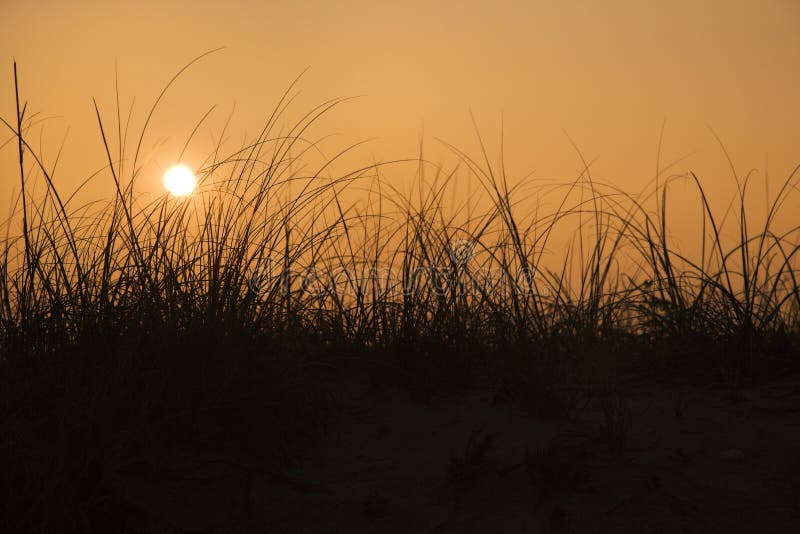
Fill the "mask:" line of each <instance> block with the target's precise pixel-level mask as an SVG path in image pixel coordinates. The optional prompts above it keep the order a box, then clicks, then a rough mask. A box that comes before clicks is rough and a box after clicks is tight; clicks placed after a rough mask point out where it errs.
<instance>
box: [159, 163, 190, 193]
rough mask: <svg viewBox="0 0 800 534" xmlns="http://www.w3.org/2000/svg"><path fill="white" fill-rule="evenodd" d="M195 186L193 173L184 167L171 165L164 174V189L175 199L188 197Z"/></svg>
mask: <svg viewBox="0 0 800 534" xmlns="http://www.w3.org/2000/svg"><path fill="white" fill-rule="evenodd" d="M196 186H197V179H196V178H195V177H194V173H193V172H192V171H191V169H189V167H187V166H185V165H173V166H172V167H170V168H169V169H167V172H165V173H164V187H165V188H166V189H167V191H169V192H170V193H172V195H173V196H176V197H185V196H186V195H190V194H191V193H192V191H194V188H195V187H196Z"/></svg>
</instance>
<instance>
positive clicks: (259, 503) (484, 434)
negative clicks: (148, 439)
mask: <svg viewBox="0 0 800 534" xmlns="http://www.w3.org/2000/svg"><path fill="white" fill-rule="evenodd" d="M339 406H340V409H339V410H338V411H337V413H336V414H334V415H333V416H332V417H331V420H330V422H329V425H328V428H327V431H326V432H325V433H324V435H323V436H322V439H321V440H320V441H319V442H318V443H316V444H314V445H312V446H310V447H309V448H308V449H307V450H305V451H304V453H303V454H302V459H301V461H300V462H298V465H297V466H296V467H295V468H294V469H293V470H292V471H291V473H284V474H281V475H278V474H276V473H264V472H263V471H261V470H259V469H258V468H257V467H256V466H252V465H242V464H241V463H237V462H232V461H230V460H229V459H228V458H226V457H225V456H224V455H219V454H213V453H211V454H209V453H204V452H202V451H199V450H186V449H183V450H180V449H178V450H172V451H168V450H163V451H161V452H160V453H159V455H158V459H157V460H156V462H155V463H156V464H158V465H157V467H156V468H155V469H154V468H153V467H154V466H153V465H151V466H150V469H149V473H147V472H146V471H144V470H140V471H137V470H136V469H131V470H130V471H129V472H127V473H120V474H119V476H118V479H117V483H118V489H119V491H120V492H121V493H122V495H124V499H125V501H126V502H128V503H129V504H130V505H131V506H132V508H134V509H135V510H137V512H135V514H134V515H133V517H132V519H131V523H130V524H129V525H128V526H129V527H130V529H131V530H138V529H143V530H147V531H161V532H171V531H210V532H320V533H321V532H789V531H791V530H792V527H793V526H796V525H797V524H800V494H799V492H800V376H795V377H794V378H793V379H784V380H777V381H776V380H773V381H771V382H770V383H768V384H764V385H760V386H757V387H749V388H744V389H741V390H739V391H738V393H735V394H732V393H731V392H730V390H728V389H724V388H719V389H715V388H700V387H698V386H696V385H674V384H672V385H663V384H657V383H652V382H650V383H648V382H637V383H636V385H629V386H626V387H624V388H623V389H621V390H620V393H619V395H618V396H617V397H615V399H613V402H604V401H602V400H597V399H595V400H594V401H589V403H588V404H587V405H586V406H585V408H584V409H583V410H582V411H581V413H580V416H578V417H574V418H571V419H572V420H568V419H564V418H562V419H560V420H545V419H542V418H532V417H528V416H526V415H525V414H524V413H523V412H522V411H521V410H520V409H519V408H518V407H517V406H518V404H517V403H515V402H513V401H510V400H509V399H506V398H505V397H504V395H503V394H502V392H498V391H491V390H486V391H484V392H480V391H476V392H474V393H463V394H460V395H455V396H450V397H431V396H427V395H415V394H413V393H409V392H408V390H406V389H398V388H395V387H390V386H386V387H384V386H382V385H378V386H377V387H376V384H375V383H374V382H373V383H372V384H371V383H370V381H369V380H366V379H365V380H363V381H356V382H353V383H351V384H350V387H349V388H348V392H347V394H346V395H343V396H342V402H341V403H340V405H339ZM470 438H472V440H471V441H470ZM481 438H486V439H481ZM470 443H471V444H472V447H471V451H472V454H470V450H469V449H470V445H469V444H470ZM482 444H483V445H488V446H487V448H486V449H485V450H481V445H482ZM465 457H466V459H465Z"/></svg>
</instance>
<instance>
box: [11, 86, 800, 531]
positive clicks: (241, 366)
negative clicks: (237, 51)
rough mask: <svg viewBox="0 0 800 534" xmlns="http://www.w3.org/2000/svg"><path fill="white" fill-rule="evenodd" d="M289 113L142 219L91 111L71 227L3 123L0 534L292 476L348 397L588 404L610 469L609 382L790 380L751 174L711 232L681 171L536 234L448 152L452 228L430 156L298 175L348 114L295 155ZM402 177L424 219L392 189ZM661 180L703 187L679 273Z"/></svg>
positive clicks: (790, 327) (785, 323)
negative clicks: (175, 486)
mask: <svg viewBox="0 0 800 534" xmlns="http://www.w3.org/2000/svg"><path fill="white" fill-rule="evenodd" d="M170 83H171V82H170ZM168 87H169V85H168V86H167V88H168ZM293 88H294V85H292V86H291V87H290V88H289V90H287V92H286V93H285V95H284V97H283V98H282V99H281V100H280V101H279V102H278V103H277V105H276V106H275V112H274V114H273V115H272V117H271V118H270V119H269V121H268V122H267V124H265V126H264V128H263V130H262V131H261V133H260V134H259V135H258V136H257V137H256V138H255V139H254V140H252V141H251V142H250V143H249V144H247V145H246V146H243V147H241V148H240V149H239V150H236V151H234V152H232V153H229V154H223V153H222V150H221V149H220V150H218V151H216V152H215V153H212V154H210V155H209V157H208V160H207V161H206V162H205V163H204V164H203V165H202V166H201V167H200V168H198V169H197V176H198V179H199V188H198V190H197V192H195V193H194V195H193V197H192V198H190V199H177V198H174V197H170V196H168V195H166V194H165V195H163V196H161V197H159V198H156V199H155V200H150V201H143V200H142V199H141V198H140V197H138V196H137V195H135V187H134V184H135V183H136V180H137V178H139V176H140V174H139V173H140V170H141V164H140V161H139V156H140V147H141V145H142V139H143V138H144V136H145V133H146V129H147V125H145V128H144V130H143V131H142V132H140V134H139V136H138V137H137V138H136V140H137V141H138V143H137V144H136V147H135V149H134V150H132V151H131V150H129V147H127V146H126V145H125V144H124V143H123V140H122V139H116V140H114V139H112V136H111V134H110V132H112V131H115V132H116V131H120V132H121V131H122V129H123V128H124V125H123V124H119V125H114V126H113V127H109V125H108V124H107V122H106V120H105V119H104V118H103V113H102V112H101V110H100V109H99V108H97V106H95V107H96V109H97V121H98V126H99V130H100V133H101V139H102V142H103V143H104V146H105V150H106V153H107V157H108V165H107V167H106V169H105V171H104V173H103V176H105V177H106V178H107V179H110V180H113V183H114V185H115V191H116V193H115V196H114V198H113V199H111V200H108V201H107V202H105V203H104V204H103V205H99V204H98V203H94V204H89V205H84V206H75V205H74V204H73V203H72V202H71V201H70V198H69V197H64V196H63V195H64V192H63V191H59V189H58V188H57V187H56V184H55V183H54V180H53V179H52V176H51V173H50V171H49V170H48V167H47V165H46V163H45V162H44V161H42V160H40V159H39V156H38V155H37V152H36V151H35V150H34V148H33V146H31V145H32V144H31V142H30V141H29V139H28V137H27V136H26V131H27V129H28V127H29V125H30V124H31V121H32V119H33V117H34V115H32V114H31V112H30V111H28V110H27V108H26V106H25V105H23V104H22V103H21V97H18V99H17V102H18V106H17V108H18V112H17V117H15V118H14V119H13V120H11V121H6V120H3V123H4V124H5V127H6V128H7V130H8V132H10V133H11V134H13V135H14V136H15V140H16V144H17V150H18V152H19V160H20V166H19V176H18V177H13V178H14V179H15V180H17V183H19V184H20V186H21V187H20V197H19V199H18V201H17V203H16V204H15V208H14V211H13V213H11V217H10V218H9V220H8V222H7V224H6V234H5V235H6V237H5V239H4V240H3V246H2V249H0V376H1V378H0V380H1V381H2V388H1V389H0V391H1V392H2V393H1V394H0V411H1V412H2V416H1V417H0V420H2V435H3V438H2V441H3V447H2V450H3V466H4V468H3V471H4V473H3V479H4V481H5V483H4V484H3V486H4V487H5V492H4V495H3V496H2V500H3V506H4V507H5V510H6V512H4V513H3V517H4V521H6V523H7V525H6V526H7V527H9V528H11V529H22V530H59V531H62V530H63V531H67V530H69V531H86V530H94V529H111V528H118V527H119V525H120V524H121V523H120V521H123V522H124V520H123V519H120V518H125V517H129V516H131V515H135V513H136V512H135V511H134V510H132V509H130V508H129V507H128V505H126V504H125V501H124V500H123V499H121V498H120V497H119V495H118V492H117V488H116V487H115V482H114V481H115V477H116V476H117V474H118V473H120V472H125V471H131V470H133V471H147V470H148V469H152V470H155V469H165V468H167V466H165V465H163V462H164V460H163V458H164V457H165V453H164V451H165V450H167V449H170V448H175V447H178V448H180V447H191V448H195V449H200V450H214V451H217V452H219V451H223V452H224V453H225V454H227V455H228V456H229V457H231V458H235V459H236V461H237V462H239V463H240V464H241V465H244V466H251V468H253V469H256V468H257V469H261V470H263V471H265V472H268V473H271V474H272V475H274V476H276V477H280V476H288V475H287V470H288V469H289V467H290V466H291V465H293V464H292V462H293V461H296V460H297V459H298V458H299V457H300V456H302V451H303V450H304V449H303V447H304V446H305V445H308V444H310V443H313V440H314V439H315V438H317V437H318V436H320V435H321V433H322V432H324V430H325V427H326V424H327V421H328V415H329V413H331V412H332V411H335V410H336V407H337V405H338V402H339V400H340V396H341V391H342V388H343V387H344V386H343V384H346V383H347V380H348V379H349V377H352V376H368V377H370V380H372V381H373V384H374V385H375V387H377V388H379V387H382V386H383V385H385V384H395V385H399V386H401V387H403V388H406V389H408V390H409V391H411V392H413V393H414V394H416V395H418V396H419V398H421V399H423V400H425V399H430V398H432V397H434V396H436V395H438V394H440V393H441V392H446V391H453V390H458V389H465V388H469V387H472V386H474V385H476V384H490V385H492V387H494V388H495V389H496V391H497V394H496V396H495V399H494V401H495V402H517V403H519V405H520V406H523V407H524V409H525V410H526V411H528V412H529V413H531V414H532V415H535V416H540V417H561V416H565V415H569V414H571V413H574V412H575V411H579V410H581V409H582V407H584V406H585V405H586V402H589V401H590V400H597V401H598V402H599V405H600V406H601V407H602V408H603V410H604V414H605V425H606V427H607V428H606V430H607V434H608V436H607V437H608V440H609V445H610V446H611V447H620V446H622V444H623V443H624V440H625V433H626V426H625V424H626V421H625V415H624V413H623V412H622V411H621V410H622V409H623V407H622V406H621V405H620V403H619V401H618V398H617V397H615V389H614V388H615V387H616V384H617V383H618V382H619V380H621V377H623V376H629V375H630V374H634V375H636V374H637V373H641V374H647V373H650V374H656V375H659V376H662V377H665V378H668V377H670V376H675V375H681V376H690V377H694V378H693V379H695V380H700V381H716V382H719V383H723V384H724V385H725V386H726V387H730V388H736V387H738V386H740V385H742V384H745V383H750V382H753V381H756V380H759V379H761V378H763V377H765V376H770V375H775V374H780V373H783V372H785V371H786V369H790V368H795V369H796V368H797V364H798V347H799V345H800V341H799V340H800V337H799V336H800V291H799V290H798V284H799V283H800V281H799V280H798V277H800V271H799V270H798V251H800V242H799V241H798V239H797V238H798V235H800V234H798V231H800V227H798V226H794V227H791V228H783V229H778V228H777V224H776V222H775V221H776V218H777V217H778V214H779V213H780V211H781V209H782V208H787V207H788V202H789V200H788V199H790V198H791V197H792V196H793V195H797V183H798V172H797V169H796V170H795V172H794V173H792V174H791V175H790V176H788V177H786V178H785V180H784V181H783V182H782V183H781V184H780V187H778V188H777V194H776V195H775V198H774V199H773V200H772V203H771V206H770V209H769V210H768V212H767V216H766V218H765V220H764V221H763V224H762V225H761V226H759V227H758V228H754V226H753V223H751V222H750V218H749V215H748V213H747V210H746V209H745V205H746V193H747V187H748V181H749V178H750V176H749V175H748V176H747V177H745V178H743V179H739V180H738V181H737V186H738V193H737V202H736V203H735V204H734V205H733V206H732V209H731V211H730V212H729V213H726V214H725V215H726V216H721V215H720V214H718V213H715V212H714V211H713V210H712V209H711V206H710V202H709V199H708V198H707V197H706V194H705V190H704V188H703V185H702V184H703V182H702V179H701V177H698V176H695V175H694V174H693V173H689V174H688V175H680V176H672V177H669V178H664V177H663V176H659V177H656V179H654V180H653V181H652V182H651V186H650V188H649V189H648V190H647V191H646V192H645V193H643V194H642V195H639V196H633V195H630V194H628V193H625V192H623V191H620V190H618V189H617V188H615V187H614V186H613V185H611V184H603V183H600V182H598V181H597V180H594V179H593V178H592V176H591V173H590V169H589V166H588V165H586V166H585V169H584V172H583V173H582V174H581V175H580V176H578V177H577V178H576V179H574V180H572V181H570V182H568V183H565V184H559V185H557V186H555V187H553V188H552V189H550V190H549V191H550V193H551V194H557V195H558V197H559V199H560V200H559V202H558V204H557V205H556V207H555V208H554V209H551V210H549V211H548V210H546V206H540V205H538V204H537V205H535V206H533V203H532V202H531V201H530V200H527V201H526V202H527V203H525V202H522V201H523V200H526V199H525V198H523V195H522V194H521V191H522V190H521V189H520V188H521V187H523V186H524V187H529V186H530V184H525V183H522V182H520V183H517V184H516V185H514V184H513V183H512V179H511V177H510V176H507V174H506V172H505V169H504V168H503V167H502V164H500V165H499V166H498V165H493V164H492V163H491V160H490V158H489V157H488V155H487V151H486V149H485V148H484V147H483V142H482V141H481V148H482V152H481V155H480V159H473V158H471V157H470V156H468V155H467V154H466V153H464V152H461V151H460V150H459V149H457V148H455V147H449V148H450V149H452V151H453V152H454V153H455V154H456V155H457V156H458V157H459V159H460V161H461V164H460V166H459V167H460V168H459V171H460V172H462V173H464V172H466V173H467V174H468V175H469V176H470V177H471V178H470V179H472V180H476V181H477V182H479V183H480V185H481V186H482V197H481V199H482V200H481V201H482V202H484V204H483V205H485V206H487V207H486V208H485V209H482V210H475V209H473V208H471V207H469V209H468V203H469V202H472V201H473V199H465V200H464V201H463V202H461V203H456V204H450V203H448V202H446V200H445V199H446V198H448V197H447V195H448V194H450V193H451V192H452V190H453V188H455V187H457V186H458V185H457V184H458V182H457V176H458V175H457V173H456V171H455V170H453V171H452V172H448V171H446V170H444V169H442V168H440V167H437V166H436V165H433V164H432V163H430V162H427V161H425V160H424V159H422V157H420V158H417V159H416V160H409V161H403V162H391V163H383V164H375V165H369V166H366V167H364V168H361V169H356V170H355V171H353V172H351V173H348V174H345V175H342V176H339V177H336V178H331V177H329V176H328V175H327V174H326V169H325V168H320V169H317V170H314V169H312V170H304V171H297V170H295V169H297V168H299V167H300V166H299V165H298V163H299V162H301V161H302V158H303V155H304V154H305V153H306V152H308V151H312V150H313V149H314V143H313V142H310V141H307V140H306V139H305V133H306V131H307V129H308V128H309V127H310V126H311V125H312V124H314V123H315V122H316V121H318V120H319V119H320V117H321V116H322V115H324V113H325V112H326V111H328V110H330V109H331V108H332V107H334V106H336V105H338V104H339V103H340V102H342V100H341V99H337V100H332V101H329V102H325V103H323V104H321V105H320V106H318V107H317V108H314V109H313V110H311V111H309V112H308V113H307V114H305V115H304V116H302V118H301V119H300V120H298V121H296V122H294V123H293V124H292V125H291V126H290V127H289V128H288V130H287V129H283V128H282V121H283V120H284V114H285V112H286V109H287V106H288V105H289V103H290V101H291V95H292V91H293ZM165 91H166V88H165ZM162 94H163V93H162ZM159 100H160V97H159ZM157 106H158V100H157V101H156V103H155V105H154V106H153V109H151V110H150V114H152V113H153V111H154V110H155V109H156V107H157ZM116 116H119V114H116ZM148 117H149V116H148ZM148 121H149V118H148ZM118 126H119V128H118ZM199 126H200V125H199V124H198V127H199ZM187 144H188V141H187ZM445 145H446V144H445ZM10 146H11V145H7V146H6V148H5V149H6V150H8V149H9V148H10ZM115 146H118V147H119V149H118V150H115V149H114V147H115ZM446 146H449V145H446ZM117 152H118V153H117ZM411 167H413V172H414V173H416V176H417V177H418V191H417V193H418V194H416V195H404V194H403V193H402V192H401V191H400V189H399V188H396V187H394V186H393V185H392V183H391V182H390V181H389V180H387V179H386V178H385V177H384V175H383V173H384V172H385V169H387V168H393V169H394V168H402V169H405V168H411ZM5 178H6V179H5V181H4V183H6V184H10V183H11V182H12V177H11V176H6V177H5ZM95 179H97V178H95ZM36 180H39V183H40V187H39V188H38V189H37V190H36V191H37V192H38V196H36V197H34V196H33V195H32V193H31V192H32V191H33V190H34V188H33V182H34V181H36ZM677 180H683V181H688V182H689V183H690V184H693V185H694V190H695V192H696V194H697V197H696V201H697V206H698V209H699V210H701V212H702V219H701V220H702V228H699V229H698V232H697V238H698V239H699V240H700V241H701V247H700V248H701V252H700V254H699V255H698V256H697V257H696V258H693V257H690V256H689V255H684V254H682V253H680V252H679V251H678V248H677V247H674V246H673V239H674V238H673V236H672V235H671V234H670V231H669V226H670V220H669V213H670V212H669V209H668V206H669V205H670V197H669V187H670V185H671V184H672V183H673V182H674V181H677ZM359 190H360V192H358V194H357V195H354V194H353V193H354V191H359ZM352 198H355V200H348V199H352ZM526 206H527V208H526ZM532 206H533V207H532ZM653 206H654V207H653ZM562 227H563V228H564V229H565V230H563V231H562V230H561V228H562ZM731 227H733V228H734V229H735V232H734V235H735V238H734V239H733V240H731V239H729V234H728V233H726V232H728V231H729V229H730V228H731ZM564 235H567V236H569V239H568V243H567V245H566V246H565V248H564V250H565V252H563V254H559V253H555V252H554V251H555V250H559V249H560V247H562V246H564V243H556V242H555V241H554V240H556V239H563V236H564ZM554 257H556V258H560V259H559V260H558V263H557V264H558V265H561V266H562V267H560V268H559V267H554V265H556V263H554V262H553V258H554ZM676 409H677V408H676ZM473 438H474V439H472V440H471V441H470V442H469V443H468V444H467V449H466V451H465V452H464V457H463V458H461V457H459V458H456V459H454V460H453V463H452V465H451V466H450V471H449V474H447V476H449V477H450V479H451V480H452V482H453V483H454V484H462V485H469V484H471V483H472V479H473V478H474V477H475V476H478V474H479V472H481V471H483V470H485V468H486V466H485V465H484V463H485V461H486V458H487V453H488V450H489V446H490V445H491V438H492V436H491V435H489V434H487V435H483V436H482V437H481V436H477V435H476V436H474V437H473ZM454 445H455V444H454ZM558 455H559V452H558V451H555V450H553V449H552V448H551V449H546V450H545V451H543V452H540V453H531V455H530V456H529V460H528V465H527V468H528V471H529V474H530V476H531V477H532V479H535V480H536V481H537V483H538V484H541V485H542V487H541V491H542V495H543V497H544V496H545V495H546V494H547V493H548V492H549V491H550V489H549V487H551V486H552V488H556V489H558V488H560V487H561V486H560V485H565V487H569V486H571V485H575V484H578V482H579V481H578V479H577V478H576V477H578V474H573V472H572V470H574V469H575V467H574V466H566V465H562V464H563V462H562V461H561V460H554V458H556V457H558V458H560V456H558ZM562 471H563V472H562ZM565 473H566V474H565ZM382 503H383V500H381V499H378V498H375V499H373V500H370V501H369V502H367V503H366V505H365V506H366V512H365V513H368V514H373V515H376V514H378V513H379V510H380V509H382V508H381V506H383V504H382ZM379 505H380V506H379ZM9 531H10V530H9Z"/></svg>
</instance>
